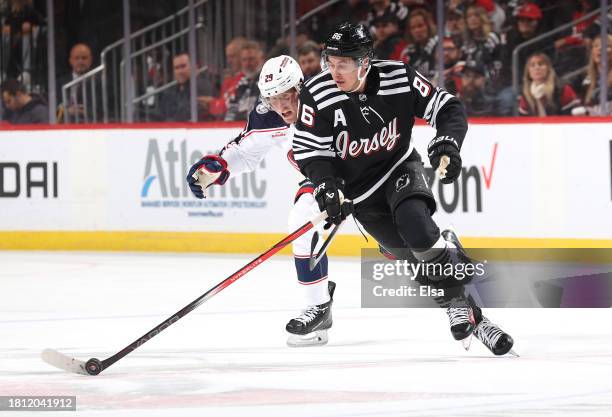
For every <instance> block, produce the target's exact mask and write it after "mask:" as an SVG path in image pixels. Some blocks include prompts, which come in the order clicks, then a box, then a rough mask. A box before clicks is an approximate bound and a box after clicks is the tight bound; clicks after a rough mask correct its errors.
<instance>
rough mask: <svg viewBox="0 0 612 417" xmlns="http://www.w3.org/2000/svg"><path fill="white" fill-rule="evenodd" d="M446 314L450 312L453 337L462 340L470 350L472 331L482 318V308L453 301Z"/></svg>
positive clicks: (466, 348) (464, 345) (449, 317)
mask: <svg viewBox="0 0 612 417" xmlns="http://www.w3.org/2000/svg"><path fill="white" fill-rule="evenodd" d="M446 314H448V320H449V325H450V331H451V334H452V335H453V338H454V339H455V340H459V341H461V344H462V345H463V348H464V349H465V350H469V349H470V345H471V343H472V333H473V332H474V330H475V329H476V326H477V323H478V322H479V320H480V318H481V314H482V313H481V311H480V308H478V307H470V306H468V305H466V304H464V303H459V304H458V303H455V302H453V303H451V305H450V306H449V307H448V308H447V309H446Z"/></svg>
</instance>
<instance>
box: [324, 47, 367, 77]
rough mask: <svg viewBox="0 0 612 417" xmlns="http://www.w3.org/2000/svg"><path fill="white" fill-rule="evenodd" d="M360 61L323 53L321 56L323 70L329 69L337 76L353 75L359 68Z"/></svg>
mask: <svg viewBox="0 0 612 417" xmlns="http://www.w3.org/2000/svg"><path fill="white" fill-rule="evenodd" d="M359 61H361V59H355V58H350V57H340V56H334V55H332V56H331V59H330V55H328V54H327V53H325V52H323V54H321V68H322V69H323V70H326V69H329V70H330V71H331V72H333V73H337V74H342V75H346V74H352V73H353V72H355V71H357V69H358V68H359Z"/></svg>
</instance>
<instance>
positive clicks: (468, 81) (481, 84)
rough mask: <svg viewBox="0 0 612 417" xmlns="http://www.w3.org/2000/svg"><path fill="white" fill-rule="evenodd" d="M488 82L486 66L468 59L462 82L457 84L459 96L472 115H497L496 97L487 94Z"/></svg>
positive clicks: (468, 112)
mask: <svg viewBox="0 0 612 417" xmlns="http://www.w3.org/2000/svg"><path fill="white" fill-rule="evenodd" d="M486 82H487V76H486V68H485V66H484V65H483V64H482V63H480V62H476V61H467V63H466V65H465V68H464V69H463V74H462V75H461V83H460V84H459V85H457V97H458V98H459V99H460V100H461V101H462V102H463V104H464V106H465V110H466V112H467V115H468V116H470V117H479V116H494V115H495V98H494V97H492V96H491V95H489V94H487V91H486Z"/></svg>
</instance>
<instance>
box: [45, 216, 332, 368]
mask: <svg viewBox="0 0 612 417" xmlns="http://www.w3.org/2000/svg"><path fill="white" fill-rule="evenodd" d="M326 217H327V213H326V212H325V211H323V212H322V213H321V214H319V215H318V216H317V217H315V218H314V219H312V220H311V221H309V222H308V223H306V224H304V225H303V226H302V227H300V228H299V229H297V230H296V231H295V232H293V233H291V234H290V235H288V236H287V237H285V238H284V239H283V240H281V241H280V242H278V243H277V244H275V245H274V246H272V247H271V248H270V249H268V250H267V251H265V252H264V253H262V254H261V255H259V256H258V257H257V258H255V259H253V260H252V261H251V262H249V263H248V264H246V265H245V266H243V267H242V268H240V269H239V270H238V271H236V272H234V273H233V274H232V275H230V276H229V277H227V278H225V279H224V280H223V281H221V282H220V283H218V284H217V285H215V286H214V287H212V288H211V289H210V290H208V291H206V292H205V293H204V294H202V295H201V296H199V297H198V298H196V299H195V300H193V301H192V302H191V303H189V304H188V305H187V306H185V307H183V308H182V309H181V310H179V311H178V312H176V313H175V314H173V315H172V316H171V317H170V318H167V319H166V320H164V321H163V322H161V323H160V324H158V325H157V326H155V327H154V328H153V329H151V330H150V331H149V332H147V333H145V334H144V335H143V336H141V337H140V338H138V339H136V340H135V341H134V342H132V343H131V344H130V345H128V346H126V347H125V348H123V349H122V350H121V351H119V352H117V353H115V354H114V355H113V356H110V357H108V358H106V359H104V360H99V359H96V358H91V359H89V360H88V361H87V362H83V361H81V360H78V359H74V358H70V357H69V356H66V355H64V354H63V353H60V352H58V351H56V350H53V349H45V350H44V351H43V352H42V355H41V356H42V359H43V360H44V361H45V362H47V363H48V364H49V365H52V366H55V367H56V368H59V369H62V370H64V371H67V372H73V373H77V374H82V375H98V374H99V373H100V372H102V371H103V370H105V369H106V368H108V367H109V366H111V365H112V364H114V363H115V362H117V361H118V360H120V359H121V358H123V357H124V356H126V355H128V354H129V353H131V352H132V351H134V350H136V349H137V348H139V347H140V346H142V345H143V344H145V343H146V342H148V341H149V340H151V339H152V338H153V337H155V336H157V335H158V334H159V333H161V332H162V331H163V330H166V329H167V328H168V327H170V326H172V325H173V324H174V323H176V322H177V321H179V319H181V318H183V317H185V316H186V315H187V314H189V313H190V312H191V311H193V310H195V309H196V308H197V307H198V306H200V305H201V304H203V303H205V302H206V301H208V300H209V299H211V298H212V297H213V296H215V295H216V294H217V293H219V292H221V291H222V290H224V289H225V288H226V287H228V286H229V285H231V284H232V283H234V282H235V281H237V280H238V279H240V278H242V277H243V276H244V275H246V274H247V273H248V272H250V271H251V270H253V269H254V268H255V267H257V266H258V265H260V264H262V263H263V262H264V261H266V260H267V259H269V258H271V257H272V256H273V255H274V254H276V253H277V252H279V251H280V250H282V249H283V248H285V247H286V246H287V245H289V244H290V243H291V242H293V241H294V240H295V239H297V238H298V237H300V236H302V235H303V234H304V233H306V232H308V231H309V230H310V229H312V228H313V227H314V226H315V225H316V224H318V223H320V222H322V221H323V220H325V218H326Z"/></svg>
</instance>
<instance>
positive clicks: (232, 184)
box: [140, 139, 267, 217]
mask: <svg viewBox="0 0 612 417" xmlns="http://www.w3.org/2000/svg"><path fill="white" fill-rule="evenodd" d="M208 153H212V152H208V151H207V152H206V154H208ZM203 155H204V154H203V153H202V152H201V151H198V150H189V149H188V148H187V141H186V140H182V141H180V142H178V143H177V142H175V141H174V140H170V141H166V140H158V139H150V140H149V142H148V145H147V151H146V155H145V167H144V177H143V178H144V181H143V185H142V189H141V191H140V197H141V207H150V208H168V209H172V208H174V209H177V208H178V209H188V210H193V211H189V212H188V213H187V214H188V215H189V216H191V217H194V216H197V217H222V216H223V210H224V209H230V208H231V209H263V208H265V207H266V205H267V202H266V201H265V199H264V197H265V196H266V189H267V184H266V181H265V180H263V179H259V178H258V175H257V170H256V171H253V172H250V173H246V174H242V175H238V176H236V177H233V176H230V180H229V181H228V182H227V183H226V184H225V185H223V186H217V185H213V186H211V187H209V188H208V190H207V194H208V197H207V198H206V199H204V200H199V199H196V198H195V197H194V196H193V195H192V194H191V191H190V190H189V187H188V185H187V182H186V181H185V175H186V174H187V172H188V170H189V168H190V167H191V165H192V164H193V163H194V162H196V161H197V160H199V159H200V158H202V156H203ZM262 168H264V169H265V163H264V162H262V165H261V166H260V167H259V168H258V169H262Z"/></svg>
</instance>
